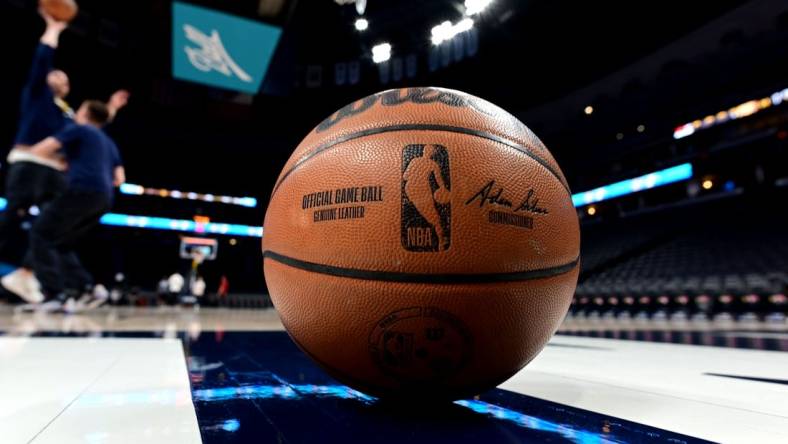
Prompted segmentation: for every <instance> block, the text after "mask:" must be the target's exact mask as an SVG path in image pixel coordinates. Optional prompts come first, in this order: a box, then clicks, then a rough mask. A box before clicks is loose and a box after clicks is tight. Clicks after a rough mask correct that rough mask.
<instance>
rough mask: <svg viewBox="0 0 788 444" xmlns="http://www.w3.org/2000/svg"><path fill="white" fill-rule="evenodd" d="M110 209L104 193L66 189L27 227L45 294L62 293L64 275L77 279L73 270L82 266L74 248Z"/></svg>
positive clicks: (78, 271)
mask: <svg viewBox="0 0 788 444" xmlns="http://www.w3.org/2000/svg"><path fill="white" fill-rule="evenodd" d="M109 208H110V198H109V196H107V195H106V194H104V193H96V192H88V191H79V190H66V192H65V193H63V194H62V195H60V196H58V197H57V198H55V199H54V200H53V201H52V202H50V203H49V205H47V206H46V208H45V209H44V210H43V211H42V212H41V214H40V215H39V216H38V219H36V221H35V223H34V224H33V228H32V229H31V230H30V251H31V254H32V256H31V257H32V262H33V271H34V272H35V275H36V277H37V278H38V280H39V281H40V282H41V288H42V290H43V292H44V294H45V295H47V296H50V297H52V296H57V295H59V294H60V293H62V292H63V290H64V289H65V286H66V284H67V282H66V281H65V278H64V276H68V277H69V278H70V279H71V280H78V279H79V276H76V275H75V273H82V272H84V269H83V268H82V265H81V264H80V263H79V259H78V258H77V255H76V253H75V252H74V248H75V247H76V244H77V242H78V241H79V240H80V239H81V238H82V237H83V236H84V235H85V234H86V233H87V232H88V231H89V230H90V229H91V228H93V227H94V226H96V225H97V224H98V222H99V219H101V216H102V215H103V214H104V213H106V212H107V211H108V210H109ZM88 277H89V275H88ZM86 284H87V282H86V283H85V285H86Z"/></svg>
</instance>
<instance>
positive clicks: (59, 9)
mask: <svg viewBox="0 0 788 444" xmlns="http://www.w3.org/2000/svg"><path fill="white" fill-rule="evenodd" d="M38 4H39V6H40V7H41V8H42V9H43V10H44V12H46V13H47V14H49V15H51V16H52V18H54V19H55V20H58V21H61V22H70V21H71V20H73V19H74V17H76V15H77V11H78V10H79V8H78V7H77V3H76V2H75V1H74V0H39V2H38Z"/></svg>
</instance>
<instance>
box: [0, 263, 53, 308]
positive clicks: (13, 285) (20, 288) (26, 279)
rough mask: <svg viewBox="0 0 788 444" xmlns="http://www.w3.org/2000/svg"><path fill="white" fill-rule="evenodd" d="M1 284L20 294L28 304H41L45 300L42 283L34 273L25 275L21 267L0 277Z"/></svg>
mask: <svg viewBox="0 0 788 444" xmlns="http://www.w3.org/2000/svg"><path fill="white" fill-rule="evenodd" d="M0 284H2V286H3V288H5V289H6V290H8V291H9V292H11V293H13V294H15V295H17V296H19V297H20V298H22V299H23V300H24V301H25V302H27V303H28V304H39V303H41V302H43V301H44V295H43V294H41V290H40V284H38V280H37V279H35V278H34V277H33V276H32V274H31V275H29V276H26V275H25V272H23V271H22V270H21V269H17V270H16V271H14V272H12V273H9V274H7V275H5V276H3V278H2V279H0Z"/></svg>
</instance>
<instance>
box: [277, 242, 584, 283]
mask: <svg viewBox="0 0 788 444" xmlns="http://www.w3.org/2000/svg"><path fill="white" fill-rule="evenodd" d="M263 257H266V258H268V259H271V260H274V261H277V262H279V263H281V264H285V265H288V266H291V267H294V268H299V269H301V270H306V271H311V272H313V273H320V274H327V275H331V276H338V277H346V278H352V279H362V280H367V281H383V282H407V283H413V284H486V283H491V282H513V281H528V280H532V279H541V278H547V277H553V276H558V275H560V274H564V273H568V272H570V271H572V270H573V269H574V268H575V267H577V264H578V262H579V261H580V258H577V259H575V260H573V261H572V262H570V263H568V264H564V265H559V266H556V267H549V268H542V269H538V270H527V271H515V272H510V273H478V274H474V273H437V274H425V273H404V272H398V271H374V270H361V269H358V268H346V267H336V266H334V265H325V264H316V263H314V262H307V261H302V260H300V259H295V258H292V257H288V256H284V255H281V254H279V253H275V252H273V251H270V250H269V251H265V252H263Z"/></svg>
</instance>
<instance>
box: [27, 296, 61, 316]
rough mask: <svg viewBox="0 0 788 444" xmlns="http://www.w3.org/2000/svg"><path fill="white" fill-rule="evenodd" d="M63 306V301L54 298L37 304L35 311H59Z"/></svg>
mask: <svg viewBox="0 0 788 444" xmlns="http://www.w3.org/2000/svg"><path fill="white" fill-rule="evenodd" d="M62 308H63V303H62V302H60V301H58V300H57V299H52V300H51V301H47V302H44V303H42V304H36V305H35V306H34V308H33V311H36V312H43V313H51V312H55V311H58V310H60V309H62Z"/></svg>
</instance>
